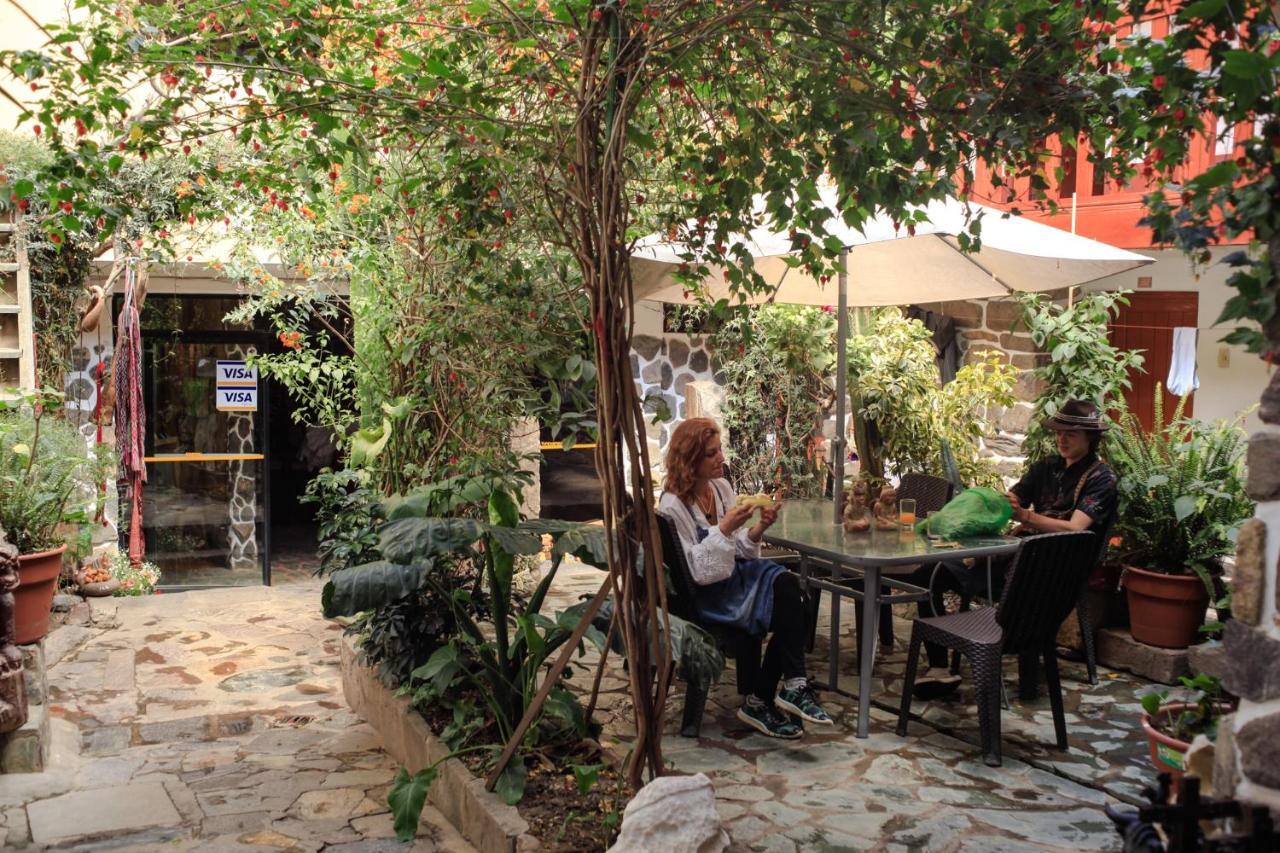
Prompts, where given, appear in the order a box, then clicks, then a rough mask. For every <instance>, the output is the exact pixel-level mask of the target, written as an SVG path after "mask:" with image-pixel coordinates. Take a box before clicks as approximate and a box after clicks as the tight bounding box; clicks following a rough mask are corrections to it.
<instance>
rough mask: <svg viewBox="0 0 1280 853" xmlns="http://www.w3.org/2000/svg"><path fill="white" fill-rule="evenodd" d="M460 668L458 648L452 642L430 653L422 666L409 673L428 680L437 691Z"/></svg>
mask: <svg viewBox="0 0 1280 853" xmlns="http://www.w3.org/2000/svg"><path fill="white" fill-rule="evenodd" d="M461 668H462V664H461V662H460V660H459V656H458V649H457V647H456V646H454V645H453V644H452V643H450V644H447V645H443V646H441V647H440V648H438V649H436V650H435V652H434V653H432V655H431V657H430V658H428V659H427V662H426V663H424V664H423V665H422V666H420V667H418V668H417V669H415V670H414V671H413V672H412V673H411V675H412V676H413V677H414V678H418V679H421V680H423V681H430V682H431V683H432V687H434V688H435V690H436V691H437V692H440V691H443V690H444V688H445V687H446V686H448V684H449V682H450V681H451V680H453V676H454V674H455V673H457V672H458V670H460V669H461Z"/></svg>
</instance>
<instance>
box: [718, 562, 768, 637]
mask: <svg viewBox="0 0 1280 853" xmlns="http://www.w3.org/2000/svg"><path fill="white" fill-rule="evenodd" d="M786 570H787V569H786V567H785V566H780V565H778V564H777V563H775V562H773V561H772V560H761V559H756V560H737V561H736V562H735V563H734V567H733V574H731V575H729V577H727V578H725V579H724V580H722V581H716V582H715V583H713V584H707V585H706V586H700V587H698V588H697V592H696V595H697V597H698V607H699V608H700V609H701V610H702V615H703V616H704V617H705V618H706V620H707V621H708V622H714V623H716V624H717V625H731V626H733V627H734V628H738V629H740V630H743V631H746V632H747V633H748V634H750V635H752V636H753V637H763V636H764V635H765V634H767V633H769V623H770V622H771V621H772V620H773V582H774V579H776V578H777V577H778V575H780V574H782V573H783V572H785V571H786Z"/></svg>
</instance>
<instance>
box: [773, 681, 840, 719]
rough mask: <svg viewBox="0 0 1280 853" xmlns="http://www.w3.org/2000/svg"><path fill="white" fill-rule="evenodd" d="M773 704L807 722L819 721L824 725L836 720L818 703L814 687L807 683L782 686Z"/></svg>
mask: <svg viewBox="0 0 1280 853" xmlns="http://www.w3.org/2000/svg"><path fill="white" fill-rule="evenodd" d="M773 704H774V705H776V706H777V707H778V709H779V710H781V711H786V712H787V713H788V714H795V715H796V716H797V717H799V718H800V719H802V720H804V721H805V722H808V723H819V724H821V725H824V726H834V725H835V721H834V720H832V719H831V717H830V716H828V715H827V712H826V711H824V710H822V706H821V705H819V704H818V697H817V696H815V695H814V693H813V688H812V687H810V686H809V685H807V684H806V685H805V686H804V687H798V688H792V689H787V688H786V687H784V688H782V689H781V690H780V691H778V695H777V696H775V697H773Z"/></svg>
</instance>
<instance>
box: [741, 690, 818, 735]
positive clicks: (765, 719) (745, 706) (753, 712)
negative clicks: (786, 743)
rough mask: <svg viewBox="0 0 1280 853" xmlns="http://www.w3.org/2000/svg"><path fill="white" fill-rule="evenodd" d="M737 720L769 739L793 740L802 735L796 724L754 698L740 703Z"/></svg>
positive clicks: (801, 729) (802, 732)
mask: <svg viewBox="0 0 1280 853" xmlns="http://www.w3.org/2000/svg"><path fill="white" fill-rule="evenodd" d="M753 699H754V701H752V700H753ZM738 719H739V720H742V722H744V723H746V724H747V725H749V726H751V728H753V729H755V730H756V731H758V732H760V733H761V734H763V735H768V736H769V737H777V738H785V739H786V740H795V739H796V738H798V737H800V736H801V735H803V734H804V729H803V728H801V727H800V726H799V725H798V724H797V723H793V722H792V721H791V720H790V719H788V718H787V717H786V716H784V715H782V714H779V713H778V712H777V711H776V710H774V709H773V708H771V707H769V706H768V705H766V704H765V703H764V702H761V701H760V700H759V699H755V697H751V698H749V699H747V701H745V702H743V703H742V707H741V708H739V709H738Z"/></svg>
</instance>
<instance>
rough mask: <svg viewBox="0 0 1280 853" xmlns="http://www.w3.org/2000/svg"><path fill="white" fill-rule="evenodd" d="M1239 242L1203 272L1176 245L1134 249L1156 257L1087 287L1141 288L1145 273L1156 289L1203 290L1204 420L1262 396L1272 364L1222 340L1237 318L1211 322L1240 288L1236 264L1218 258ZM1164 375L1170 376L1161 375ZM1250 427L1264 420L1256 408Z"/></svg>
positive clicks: (1198, 404) (1199, 404)
mask: <svg viewBox="0 0 1280 853" xmlns="http://www.w3.org/2000/svg"><path fill="white" fill-rule="evenodd" d="M1239 248H1241V247H1239V246H1226V247H1222V248H1219V249H1215V250H1214V252H1213V258H1214V262H1213V264H1212V265H1210V266H1209V267H1208V268H1207V269H1205V270H1204V271H1203V272H1202V273H1201V274H1200V276H1199V277H1198V278H1197V277H1196V275H1195V272H1194V271H1193V270H1192V268H1191V263H1190V261H1188V260H1187V257H1186V256H1185V255H1184V254H1182V252H1180V251H1177V250H1176V249H1144V248H1139V249H1135V250H1134V251H1136V252H1138V253H1140V254H1143V255H1146V256H1147V257H1150V258H1154V259H1155V263H1154V264H1151V265H1150V266H1146V267H1143V268H1141V269H1137V270H1130V271H1129V272H1126V273H1122V274H1120V275H1114V276H1111V277H1109V278H1104V279H1099V280H1098V281H1096V282H1093V283H1091V284H1088V285H1086V286H1085V289H1086V290H1116V289H1119V288H1124V289H1126V290H1133V291H1135V292H1139V293H1141V292H1144V291H1139V290H1138V278H1139V276H1150V277H1151V288H1150V290H1151V291H1153V292H1154V291H1161V290H1165V291H1187V290H1194V291H1197V292H1199V294H1200V301H1199V314H1200V316H1199V319H1198V320H1197V321H1196V325H1197V326H1198V327H1199V328H1200V330H1201V331H1200V338H1199V343H1198V345H1197V347H1196V361H1197V367H1198V368H1199V371H1200V388H1199V390H1197V391H1196V394H1195V416H1196V418H1198V419H1200V420H1205V421H1209V420H1216V419H1219V418H1230V417H1232V416H1234V415H1235V414H1236V413H1237V412H1239V411H1241V410H1242V409H1246V408H1248V407H1250V406H1252V405H1254V404H1255V403H1257V402H1258V395H1259V394H1261V393H1262V389H1263V388H1265V387H1266V385H1267V382H1268V381H1269V380H1270V376H1269V374H1268V372H1267V365H1266V364H1265V363H1264V362H1263V361H1262V359H1260V358H1258V357H1257V356H1256V355H1250V354H1249V353H1247V352H1245V351H1244V349H1243V348H1242V347H1237V346H1230V345H1228V344H1223V343H1220V342H1219V340H1220V339H1221V338H1222V337H1223V336H1224V335H1226V334H1227V333H1228V332H1229V331H1231V329H1232V328H1233V325H1232V324H1229V323H1227V324H1223V325H1222V326H1219V327H1217V328H1212V329H1211V328H1208V327H1209V326H1212V325H1213V323H1214V321H1215V320H1217V319H1218V315H1219V314H1220V313H1222V306H1223V305H1225V304H1226V302H1227V300H1228V299H1230V298H1231V297H1232V296H1233V295H1235V292H1236V291H1235V290H1233V289H1231V288H1230V287H1227V284H1226V282H1227V277H1228V276H1229V275H1230V268H1229V267H1227V266H1225V265H1223V264H1220V263H1218V260H1219V259H1220V258H1221V257H1222V256H1223V255H1226V254H1228V253H1230V252H1233V251H1236V250H1237V249H1239ZM1220 350H1221V351H1225V353H1226V356H1227V361H1228V363H1227V366H1226V367H1219V366H1218V358H1219V351H1220ZM1159 379H1160V380H1161V381H1164V377H1159ZM1244 426H1245V429H1246V430H1248V431H1249V432H1253V431H1254V430H1256V429H1258V427H1259V426H1261V421H1259V420H1258V416H1257V414H1256V413H1253V414H1250V416H1249V418H1248V419H1247V420H1246V421H1245V424H1244Z"/></svg>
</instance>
